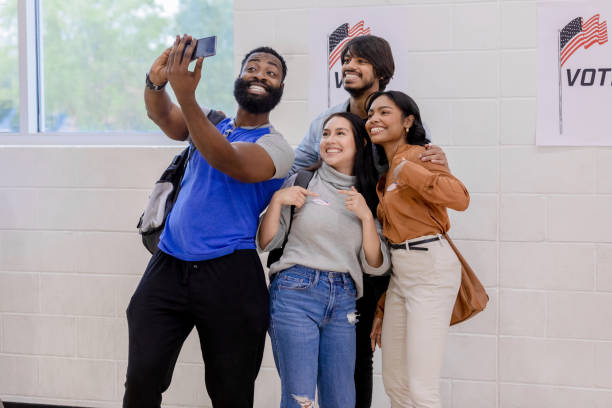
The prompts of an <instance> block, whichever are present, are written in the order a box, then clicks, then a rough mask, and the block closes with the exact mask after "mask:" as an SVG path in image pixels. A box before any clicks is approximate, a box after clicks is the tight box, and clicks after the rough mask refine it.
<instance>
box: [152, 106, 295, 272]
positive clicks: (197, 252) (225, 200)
mask: <svg viewBox="0 0 612 408" xmlns="http://www.w3.org/2000/svg"><path fill="white" fill-rule="evenodd" d="M232 128H233V121H232V120H231V119H230V118H226V119H224V120H223V121H221V122H220V123H219V124H218V125H217V129H219V131H220V132H221V133H223V134H226V133H229V132H230V131H231V133H229V135H228V136H227V139H228V141H229V142H230V143H231V142H250V143H255V142H257V140H258V139H259V138H260V137H262V136H264V135H267V134H269V133H271V132H273V129H272V128H271V127H270V126H265V127H260V128H255V129H248V128H240V127H238V128H236V129H233V131H232ZM283 181H284V179H283V178H279V179H270V180H266V181H262V182H259V183H243V182H240V181H237V180H235V179H233V178H231V177H230V176H228V175H226V174H224V173H222V172H220V171H219V170H217V169H215V168H213V167H212V166H211V165H210V164H208V162H207V161H206V159H204V157H203V156H202V155H201V154H200V152H198V151H197V150H194V152H193V153H192V156H191V159H190V160H189V163H188V165H187V169H186V170H185V175H184V176H183V181H182V184H181V190H180V194H179V196H178V199H177V200H176V203H175V204H174V207H173V208H172V210H171V211H170V214H168V218H167V220H166V226H165V228H164V231H163V233H162V235H161V237H160V242H159V248H160V249H161V250H162V251H164V252H165V253H167V254H169V255H172V256H174V257H176V258H179V259H182V260H184V261H203V260H207V259H213V258H218V257H221V256H224V255H228V254H231V253H232V252H234V251H235V250H238V249H255V248H256V246H255V234H256V232H257V221H258V218H259V214H261V212H262V211H263V210H264V209H265V208H266V206H267V205H268V203H269V202H270V199H271V198H272V195H273V194H274V192H275V191H276V190H278V189H279V188H280V187H281V185H282V184H283Z"/></svg>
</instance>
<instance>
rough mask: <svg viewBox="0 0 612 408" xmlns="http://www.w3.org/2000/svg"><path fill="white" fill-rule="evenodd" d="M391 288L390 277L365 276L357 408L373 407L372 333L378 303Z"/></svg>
mask: <svg viewBox="0 0 612 408" xmlns="http://www.w3.org/2000/svg"><path fill="white" fill-rule="evenodd" d="M387 286H389V276H369V275H363V296H362V297H361V298H359V299H358V300H357V313H359V321H358V322H357V327H356V336H357V350H356V356H355V396H356V400H355V402H356V403H355V407H356V408H370V406H371V405H372V369H373V367H372V364H373V361H372V359H373V357H374V352H373V351H372V346H371V342H370V332H371V331H372V323H373V322H374V313H375V312H376V303H378V299H379V298H380V297H381V296H382V294H383V293H384V292H385V291H386V290H387Z"/></svg>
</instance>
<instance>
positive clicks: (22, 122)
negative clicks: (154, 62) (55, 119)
mask: <svg viewBox="0 0 612 408" xmlns="http://www.w3.org/2000/svg"><path fill="white" fill-rule="evenodd" d="M40 18H41V16H40V0H17V33H18V39H17V44H18V45H17V47H18V55H19V57H18V61H19V131H18V132H0V146H1V145H24V146H42V145H70V146H74V145H83V146H94V145H101V146H112V145H119V146H174V145H182V144H184V142H180V141H176V140H172V139H170V138H169V137H167V136H166V135H165V134H164V133H163V132H161V131H159V132H146V131H143V132H139V131H105V132H42V131H41V130H40V129H41V128H42V120H44V118H43V117H42V116H43V114H44V106H43V104H44V84H43V78H42V61H41V54H42V47H41V41H40V27H41V21H40ZM145 74H146V72H143V74H142V89H143V92H144V87H145ZM143 103H144V102H143Z"/></svg>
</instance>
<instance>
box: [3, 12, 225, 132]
mask: <svg viewBox="0 0 612 408" xmlns="http://www.w3.org/2000/svg"><path fill="white" fill-rule="evenodd" d="M3 2H4V3H6V0H4V1H3V0H0V23H1V24H2V26H3V27H5V28H3V29H0V30H4V31H6V27H12V26H11V24H13V26H14V30H15V32H16V30H17V25H16V18H17V13H16V3H17V2H16V1H12V2H9V7H8V10H7V7H6V6H5V7H2V4H3ZM168 4H170V5H171V6H170V7H169V6H168ZM11 7H12V9H14V10H13V14H11ZM40 13H41V17H40V21H41V27H40V30H41V41H40V44H41V50H40V55H41V57H40V64H41V65H40V69H41V74H42V75H41V84H40V85H41V86H40V90H41V92H42V94H41V102H42V103H41V107H40V108H41V111H42V115H43V117H44V120H43V125H42V129H41V131H50V132H56V131H57V132H104V131H159V129H158V128H157V127H156V126H155V125H154V124H153V123H152V122H151V120H150V119H148V118H147V115H146V112H145V108H144V101H143V92H144V79H145V74H146V72H148V70H149V68H150V66H151V64H152V63H153V61H154V60H155V58H157V56H159V55H160V54H161V53H162V52H163V50H164V49H165V48H167V47H169V46H171V45H172V43H173V42H174V37H175V35H176V34H181V35H182V34H183V33H187V34H190V35H193V36H194V37H196V38H200V37H205V36H209V35H216V36H217V55H216V56H214V57H210V58H209V59H207V60H205V61H204V70H203V75H202V79H201V81H200V85H199V86H198V90H197V94H196V95H197V99H198V102H199V103H200V104H201V105H202V106H210V107H214V108H217V109H221V110H223V111H224V112H228V113H231V112H232V111H233V110H234V106H235V105H234V99H233V95H232V90H233V82H234V78H233V76H234V55H233V1H232V0H174V1H172V0H88V1H83V0H41V1H40ZM1 34H2V32H0V35H1ZM2 38H3V37H0V51H1V52H0V123H2V114H3V112H8V111H9V110H10V109H13V110H14V111H16V110H17V101H18V98H17V97H16V95H17V93H18V90H17V82H18V75H13V77H11V75H9V72H8V71H10V69H11V68H13V67H16V66H17V60H18V59H17V47H16V46H14V45H13V46H12V47H11V45H10V44H7V43H6V41H2V40H1V39H2ZM192 67H193V65H192ZM6 78H8V79H6ZM6 81H9V85H8V86H7V85H6V84H5V83H6ZM169 88H170V87H168V90H169V91H170V89H169ZM13 117H17V116H16V115H15V114H13ZM16 124H17V125H18V117H17V119H16ZM14 131H15V130H14Z"/></svg>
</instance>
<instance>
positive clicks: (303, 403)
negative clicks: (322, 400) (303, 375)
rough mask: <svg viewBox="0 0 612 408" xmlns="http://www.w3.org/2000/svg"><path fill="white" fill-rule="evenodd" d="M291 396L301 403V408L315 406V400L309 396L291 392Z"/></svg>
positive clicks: (313, 407)
mask: <svg viewBox="0 0 612 408" xmlns="http://www.w3.org/2000/svg"><path fill="white" fill-rule="evenodd" d="M291 397H292V398H293V399H294V400H295V401H296V402H297V403H298V404H299V406H300V408H315V403H314V400H312V399H310V398H308V397H302V396H299V395H295V394H291Z"/></svg>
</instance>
